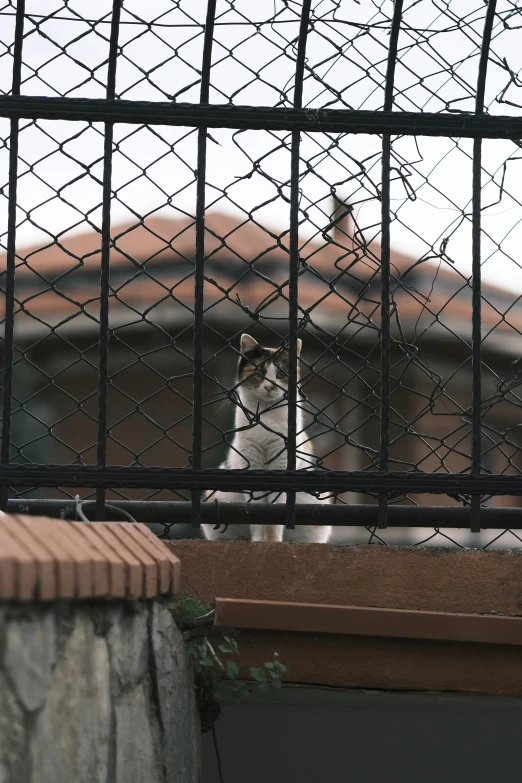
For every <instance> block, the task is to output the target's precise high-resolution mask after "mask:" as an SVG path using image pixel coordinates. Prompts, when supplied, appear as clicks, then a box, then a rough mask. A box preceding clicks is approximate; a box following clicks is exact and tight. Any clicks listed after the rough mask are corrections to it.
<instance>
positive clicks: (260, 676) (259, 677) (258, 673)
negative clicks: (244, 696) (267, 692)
mask: <svg viewBox="0 0 522 783" xmlns="http://www.w3.org/2000/svg"><path fill="white" fill-rule="evenodd" d="M250 675H251V677H252V679H253V680H255V681H256V682H266V674H265V673H264V671H263V669H258V668H257V667H255V666H253V667H252V668H251V669H250Z"/></svg>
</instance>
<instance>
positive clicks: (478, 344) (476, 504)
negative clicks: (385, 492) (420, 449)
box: [471, 0, 496, 533]
mask: <svg viewBox="0 0 522 783" xmlns="http://www.w3.org/2000/svg"><path fill="white" fill-rule="evenodd" d="M495 8H496V0H489V2H488V7H487V11H486V19H485V23H484V33H483V36H482V47H481V51H480V61H479V69H478V77H477V93H476V99H475V113H476V114H477V115H480V114H483V113H484V92H485V89H486V75H487V69H488V55H489V47H490V44H491V31H492V29H493V20H494V18H495ZM481 173H482V139H480V138H477V139H475V140H474V142H473V185H472V187H473V193H472V254H473V260H472V278H471V287H472V294H471V296H472V311H471V354H472V356H471V362H472V397H471V416H472V423H471V427H472V433H471V471H472V473H473V474H474V475H475V476H479V475H480V473H481V470H482V413H481V405H482V351H481V348H482V328H481V327H482V324H481V315H482V307H481V305H482V284H481V283H482V281H481V214H480V212H481V186H482V181H481ZM480 512H481V509H480V495H472V497H471V531H472V532H473V533H478V532H479V531H480Z"/></svg>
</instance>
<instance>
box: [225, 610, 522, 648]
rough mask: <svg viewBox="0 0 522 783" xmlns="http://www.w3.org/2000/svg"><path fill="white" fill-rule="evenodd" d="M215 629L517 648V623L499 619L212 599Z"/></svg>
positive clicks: (521, 629)
mask: <svg viewBox="0 0 522 783" xmlns="http://www.w3.org/2000/svg"><path fill="white" fill-rule="evenodd" d="M215 624H216V625H218V626H227V627H234V628H258V629H264V630H272V631H294V632H300V633H325V634H350V635H352V636H381V637H393V638H403V639H431V640H441V641H455V642H478V643H484V644H510V645H522V618H519V617H500V616H498V615H478V614H456V613H455V614H450V613H447V612H423V611H415V610H408V609H380V608H376V607H361V606H334V605H331V604H305V603H291V602H289V601H255V600H247V599H240V598H239V599H238V598H216V617H215Z"/></svg>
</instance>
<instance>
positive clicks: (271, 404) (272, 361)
mask: <svg viewBox="0 0 522 783" xmlns="http://www.w3.org/2000/svg"><path fill="white" fill-rule="evenodd" d="M240 351H241V354H240V357H239V363H238V369H237V386H236V392H237V394H238V396H239V403H238V404H237V405H236V412H235V426H234V430H235V432H234V437H233V440H232V443H231V445H230V448H229V452H228V455H227V458H226V460H225V461H224V462H223V463H222V464H221V465H220V468H228V469H247V470H285V469H286V467H287V454H286V446H285V438H286V436H287V433H288V401H287V391H288V351H287V349H286V348H265V347H262V346H260V345H259V344H258V343H257V342H256V340H254V338H253V337H250V335H248V334H243V335H241V343H240ZM300 352H301V340H298V341H297V354H298V355H299V354H300ZM298 381H299V364H298ZM297 396H298V401H297V411H296V420H297V421H296V424H297V428H296V430H297V453H296V468H297V470H299V469H303V468H310V467H313V466H314V465H315V464H316V459H315V457H314V454H313V451H312V448H311V445H310V443H309V438H308V436H307V434H306V432H305V430H304V428H303V410H302V395H301V394H300V392H299V389H298V395H297ZM206 499H207V500H218V501H219V502H220V503H221V502H225V503H226V502H229V503H232V502H236V503H238V502H239V503H243V502H244V503H247V502H252V503H285V502H286V495H285V493H283V492H261V491H258V492H221V491H217V492H209V493H207V496H206ZM329 502H330V501H329V499H326V498H325V499H320V498H318V497H315V496H314V495H309V494H308V493H307V492H297V493H296V503H329ZM202 527H203V532H204V534H205V537H206V538H209V539H213V540H219V539H236V538H242V539H245V538H247V539H250V540H252V541H282V540H283V539H284V540H285V541H308V542H316V543H325V542H327V541H328V539H329V538H330V533H331V527H329V526H326V525H325V526H323V525H298V526H296V528H295V529H294V530H287V529H285V527H284V525H230V526H229V527H228V528H227V530H226V531H225V532H223V533H220V531H219V530H215V529H214V527H213V526H212V525H203V526H202Z"/></svg>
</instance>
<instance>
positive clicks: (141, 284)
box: [0, 212, 522, 340]
mask: <svg viewBox="0 0 522 783" xmlns="http://www.w3.org/2000/svg"><path fill="white" fill-rule="evenodd" d="M112 237H113V247H112V248H111V251H110V262H111V303H110V307H111V318H112V319H114V323H115V324H116V325H122V324H132V323H136V322H139V321H140V320H141V315H142V314H143V313H144V312H146V313H147V319H149V320H152V321H154V320H155V319H156V318H158V319H161V317H162V315H164V316H166V317H172V313H173V311H174V310H175V312H176V313H177V315H178V316H179V317H180V318H184V319H185V320H190V318H191V312H192V309H193V307H192V300H193V268H194V267H193V259H194V249H195V224H194V221H193V219H192V218H188V217H182V218H180V219H176V220H169V219H166V218H163V217H150V218H148V219H146V220H145V221H143V222H139V221H138V222H136V223H134V224H133V223H129V224H125V225H116V226H114V227H113V229H112ZM353 248H354V244H353V240H352V239H351V238H349V237H348V236H347V235H346V234H343V232H342V231H337V233H336V234H335V235H331V234H330V235H326V234H325V235H324V236H322V235H321V236H320V238H319V239H317V238H315V239H314V240H307V241H303V243H302V246H301V249H300V258H301V270H300V271H301V275H300V283H299V305H300V308H301V310H302V311H306V312H307V313H308V314H309V318H310V321H311V323H312V324H314V323H317V324H319V325H321V326H324V325H328V326H329V327H331V328H333V329H334V330H338V329H339V328H341V327H342V326H343V324H347V327H346V328H349V327H350V326H351V327H352V328H360V327H361V326H363V327H364V326H367V325H370V324H371V325H372V327H373V328H374V329H375V326H376V325H377V326H378V323H379V319H380V305H379V300H380V277H379V257H380V248H379V246H378V245H376V244H375V243H370V244H369V245H368V246H366V247H358V248H357V249H356V250H354V249H353ZM205 253H206V258H207V260H206V264H205V271H206V277H207V280H206V282H205V306H206V308H208V314H209V316H210V317H211V316H212V315H217V316H218V317H219V318H221V319H227V318H229V319H233V318H234V317H238V318H243V319H245V318H246V316H245V312H244V309H242V306H243V307H248V308H249V310H250V311H252V310H257V311H258V312H260V313H261V314H262V315H274V314H275V315H276V316H277V317H279V318H284V317H285V314H286V312H287V309H288V286H287V284H286V281H287V277H288V260H289V255H288V233H283V234H279V233H278V232H277V231H276V230H275V229H274V230H271V229H270V228H266V227H261V226H260V225H257V224H256V223H255V222H254V221H253V220H245V221H243V222H241V221H240V220H238V219H237V218H235V217H232V216H230V215H225V214H221V213H218V212H209V213H208V214H207V216H206V235H205ZM100 260H101V252H100V234H99V233H97V232H96V231H94V230H92V231H90V232H88V233H84V234H80V235H77V236H71V237H67V236H66V235H64V236H62V237H61V238H60V239H59V241H58V242H57V243H50V244H48V245H39V246H35V247H28V248H19V249H18V265H17V288H16V293H17V303H18V318H17V325H18V326H20V325H22V323H23V322H24V319H25V321H27V322H30V323H32V324H36V323H37V322H38V321H37V319H42V321H43V322H44V325H49V326H54V325H56V324H59V323H61V322H63V321H64V319H69V321H68V324H69V325H70V324H73V323H78V322H81V323H82V325H83V328H91V329H96V328H97V318H98V311H99V270H100ZM391 266H392V275H393V280H392V291H393V297H394V303H395V305H396V307H395V308H394V309H393V311H392V329H397V328H398V323H399V318H400V321H401V326H402V328H403V329H404V330H405V331H406V332H408V331H411V330H413V331H414V332H415V335H419V334H421V333H424V334H427V333H430V334H433V335H435V333H437V335H439V336H442V335H443V333H444V331H445V330H446V331H447V329H451V330H452V331H453V332H457V333H458V334H459V335H461V336H462V337H463V338H464V339H466V340H468V339H469V336H470V316H471V288H470V286H469V284H468V282H467V280H466V278H465V277H464V276H463V275H462V274H460V273H459V272H458V271H457V270H456V269H455V268H454V267H453V266H452V265H451V264H448V263H447V262H445V261H442V262H441V263H440V264H439V263H438V262H437V263H436V262H434V261H432V260H422V261H421V260H419V259H416V258H414V257H412V256H408V255H406V254H402V253H397V252H393V253H392V258H391ZM0 268H3V269H5V255H4V256H3V257H2V256H0ZM514 300H515V296H514V294H513V293H512V292H509V291H506V290H502V289H501V288H496V287H494V286H491V285H484V286H483V308H482V320H483V334H486V333H487V332H488V331H489V330H491V329H494V330H495V334H498V335H499V336H502V335H503V336H505V337H509V336H510V335H511V336H513V337H516V338H517V339H518V337H519V336H520V333H521V332H522V305H521V304H519V303H516V304H515V305H514V306H513V302H514ZM180 305H181V306H180ZM506 313H507V315H506V316H504V314H506ZM448 334H449V332H448Z"/></svg>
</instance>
